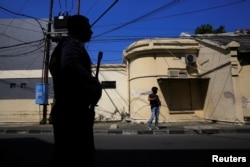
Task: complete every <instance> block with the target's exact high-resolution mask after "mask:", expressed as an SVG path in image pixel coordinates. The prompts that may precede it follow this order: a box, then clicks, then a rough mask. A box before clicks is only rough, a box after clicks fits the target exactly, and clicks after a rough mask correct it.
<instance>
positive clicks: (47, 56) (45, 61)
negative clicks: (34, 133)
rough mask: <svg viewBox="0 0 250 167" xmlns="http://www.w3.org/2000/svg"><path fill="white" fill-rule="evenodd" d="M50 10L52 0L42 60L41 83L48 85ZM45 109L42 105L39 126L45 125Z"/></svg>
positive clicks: (51, 0)
mask: <svg viewBox="0 0 250 167" xmlns="http://www.w3.org/2000/svg"><path fill="white" fill-rule="evenodd" d="M52 10H53V0H50V8H49V23H48V26H47V33H46V39H45V46H44V50H45V59H44V69H43V70H44V71H43V83H44V84H45V85H48V83H49V82H48V80H49V58H50V40H51V24H52ZM46 96H47V97H46V98H47V99H48V94H46ZM47 107H48V104H43V118H42V120H41V122H40V123H41V124H46V123H47Z"/></svg>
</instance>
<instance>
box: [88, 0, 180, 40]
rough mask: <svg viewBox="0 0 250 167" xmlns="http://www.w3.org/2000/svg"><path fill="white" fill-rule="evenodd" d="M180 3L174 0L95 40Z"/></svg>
mask: <svg viewBox="0 0 250 167" xmlns="http://www.w3.org/2000/svg"><path fill="white" fill-rule="evenodd" d="M179 1H180V0H173V1H172V2H170V3H167V4H166V5H163V6H161V7H159V8H157V9H154V10H152V11H150V12H148V13H146V14H144V15H142V16H139V17H137V18H135V19H133V20H131V21H129V22H126V23H124V24H122V25H120V26H118V27H115V28H113V29H111V30H108V31H106V32H104V33H101V34H99V35H96V36H94V37H93V38H96V37H99V36H102V35H104V34H108V33H110V32H113V31H116V30H118V29H121V28H123V27H125V26H127V25H130V24H133V23H135V22H138V21H140V20H142V19H144V18H146V17H148V16H150V15H153V14H155V13H157V12H160V11H161V10H163V9H166V8H169V7H170V6H172V5H174V4H176V3H177V2H179Z"/></svg>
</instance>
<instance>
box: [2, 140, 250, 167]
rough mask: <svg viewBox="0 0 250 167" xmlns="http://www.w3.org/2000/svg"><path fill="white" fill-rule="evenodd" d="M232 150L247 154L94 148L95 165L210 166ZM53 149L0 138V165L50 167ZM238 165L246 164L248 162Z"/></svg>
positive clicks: (40, 142) (33, 142)
mask: <svg viewBox="0 0 250 167" xmlns="http://www.w3.org/2000/svg"><path fill="white" fill-rule="evenodd" d="M232 151H234V155H238V156H240V155H241V154H242V155H246V152H244V150H96V167H140V166H142V167H152V166H164V167H165V166H203V167H206V166H210V167H211V166H212V167H213V166H220V165H221V163H219V164H218V163H217V164H216V163H212V162H211V159H212V157H211V156H212V155H213V154H219V155H220V156H230V155H231V154H232ZM52 152H53V145H52V144H51V143H48V142H45V141H43V140H39V139H36V138H15V139H13V138H11V139H0V166H1V167H49V162H50V157H51V155H52ZM83 158H84V155H83ZM231 164H232V163H230V164H229V163H228V164H227V166H228V165H231ZM237 165H238V164H237V163H233V166H234V167H236V166H237ZM239 165H240V166H241V167H242V166H244V165H246V166H248V165H249V162H247V163H246V164H242V163H241V164H239ZM86 166H87V164H86Z"/></svg>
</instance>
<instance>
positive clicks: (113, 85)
mask: <svg viewBox="0 0 250 167" xmlns="http://www.w3.org/2000/svg"><path fill="white" fill-rule="evenodd" d="M102 88H103V89H115V88H116V81H102Z"/></svg>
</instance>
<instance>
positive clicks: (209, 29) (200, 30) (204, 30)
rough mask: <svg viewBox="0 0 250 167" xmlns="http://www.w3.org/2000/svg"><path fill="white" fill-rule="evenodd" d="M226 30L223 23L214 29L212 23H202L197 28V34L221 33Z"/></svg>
mask: <svg viewBox="0 0 250 167" xmlns="http://www.w3.org/2000/svg"><path fill="white" fill-rule="evenodd" d="M225 32H226V31H225V27H224V26H223V25H221V26H219V28H217V29H214V28H213V26H212V25H211V24H202V25H201V26H199V27H197V28H196V29H195V34H219V33H225Z"/></svg>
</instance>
